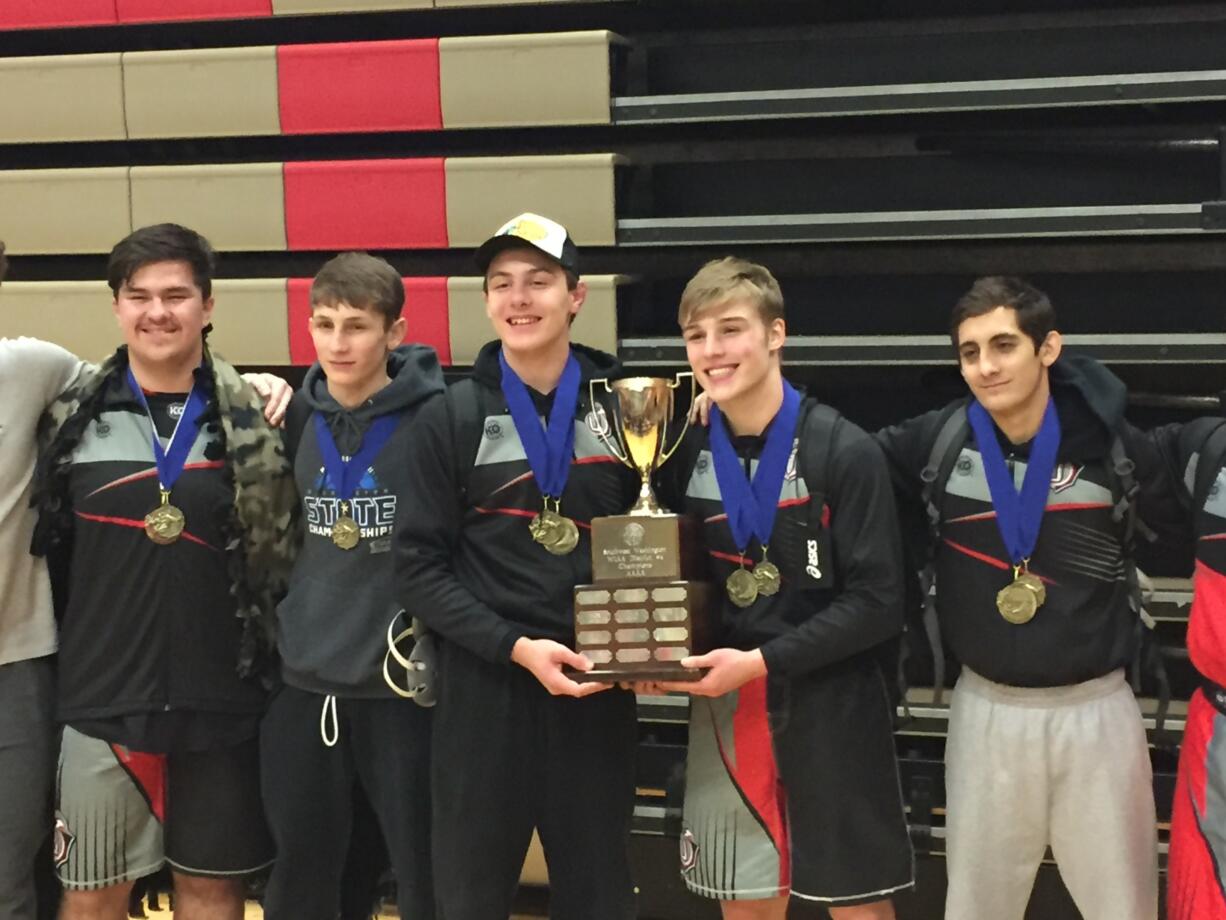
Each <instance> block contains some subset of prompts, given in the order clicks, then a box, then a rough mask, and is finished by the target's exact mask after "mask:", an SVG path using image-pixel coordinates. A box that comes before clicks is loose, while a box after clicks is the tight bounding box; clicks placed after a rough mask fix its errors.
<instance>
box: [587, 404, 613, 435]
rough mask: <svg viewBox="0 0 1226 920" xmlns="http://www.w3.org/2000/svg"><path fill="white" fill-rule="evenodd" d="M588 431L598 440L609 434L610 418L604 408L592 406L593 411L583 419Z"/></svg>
mask: <svg viewBox="0 0 1226 920" xmlns="http://www.w3.org/2000/svg"><path fill="white" fill-rule="evenodd" d="M583 421H584V423H585V424H586V425H587V427H588V430H589V431H590V432H591V433H592V434H594V435H596V437H598V438H603V437H605V436H606V435H608V433H609V416H608V415H607V414H606V413H605V411H604V406H601V405H595V406H592V411H591V412H589V413H588V414H587V415H586V416H585V417H584V419H583Z"/></svg>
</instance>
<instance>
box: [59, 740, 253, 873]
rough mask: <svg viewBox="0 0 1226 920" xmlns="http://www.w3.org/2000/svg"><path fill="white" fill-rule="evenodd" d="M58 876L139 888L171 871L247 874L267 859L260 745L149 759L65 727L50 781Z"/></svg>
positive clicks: (151, 757) (152, 755)
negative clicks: (57, 765) (53, 779)
mask: <svg viewBox="0 0 1226 920" xmlns="http://www.w3.org/2000/svg"><path fill="white" fill-rule="evenodd" d="M55 835H56V841H55V862H56V871H57V873H58V874H59V877H60V881H61V882H63V884H64V887H65V888H69V889H75V890H83V891H88V890H93V889H98V888H105V887H107V886H109V885H118V884H122V883H124V882H131V881H135V880H136V879H138V878H141V877H142V876H145V875H149V874H150V873H152V872H156V871H157V870H158V869H160V868H162V866H164V865H169V866H170V867H171V868H172V869H174V870H175V871H176V872H181V873H184V874H187V875H203V876H214V877H231V876H235V877H237V876H244V875H248V874H250V873H252V872H255V871H257V870H259V869H262V868H264V867H265V866H267V865H269V864H271V862H272V842H271V840H270V839H269V836H268V830H267V828H266V827H265V824H264V812H263V808H262V806H261V804H260V776H259V746H258V743H257V741H256V739H254V738H253V739H251V740H250V741H246V742H243V743H241V744H238V745H235V746H233V747H227V748H218V749H216V750H210V751H200V752H194V751H188V752H179V753H174V754H145V753H142V752H139V751H131V750H128V749H127V748H125V747H123V746H122V745H118V744H111V743H109V742H106V741H102V740H101V739H98V738H92V737H90V736H88V735H84V734H82V733H81V732H79V731H76V730H75V729H73V728H65V729H64V738H63V743H62V745H61V748H60V768H59V773H58V777H57V782H56V815H55Z"/></svg>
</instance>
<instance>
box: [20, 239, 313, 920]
mask: <svg viewBox="0 0 1226 920" xmlns="http://www.w3.org/2000/svg"><path fill="white" fill-rule="evenodd" d="M212 265H213V254H212V249H211V247H210V246H209V244H208V242H207V241H206V240H205V239H204V238H203V237H201V236H200V235H199V234H197V233H195V232H194V231H191V230H189V229H187V228H185V227H180V226H177V225H174V224H161V225H157V226H154V227H145V228H142V229H140V230H137V231H135V232H134V233H132V234H131V235H129V236H128V237H126V238H125V239H124V240H122V241H120V243H119V244H117V245H116V246H115V248H114V249H113V250H112V252H111V258H110V262H109V265H108V273H107V274H108V280H109V282H110V285H111V289H112V291H113V292H114V304H113V308H114V311H115V316H116V319H117V320H118V322H119V326H120V329H121V331H122V333H123V336H124V340H125V345H124V346H123V347H121V348H120V349H119V350H118V351H117V352H116V353H115V355H114V356H112V357H111V358H109V359H107V361H105V362H104V363H103V364H102V365H101V367H99V368H97V369H90V370H87V371H84V372H82V374H81V375H80V376H79V379H78V380H77V382H76V384H75V385H74V386H72V387H71V388H69V389H68V390H67V391H65V392H64V393H63V394H61V395H60V397H59V398H58V399H56V400H55V402H54V403H53V404H52V405H51V406H50V409H49V419H48V421H49V423H50V424H49V425H48V430H47V434H48V437H49V443H47V445H46V447H45V450H44V454H43V457H42V459H41V461H40V467H39V482H38V489H37V493H36V499H37V501H38V507H39V512H40V518H39V524H38V532H37V534H36V538H35V540H36V544H37V545H38V546H39V547H40V548H41V549H43V550H47V549H56V550H58V551H61V552H63V553H65V554H67V555H68V557H69V560H70V565H69V570H68V571H69V573H68V576H67V578H66V585H65V588H66V603H65V609H64V615H63V620H62V623H61V633H60V658H59V688H58V701H57V717H58V719H59V721H61V722H63V723H65V728H64V736H63V746H62V750H61V754H60V766H59V771H58V776H57V779H58V783H57V785H58V789H57V820H56V835H57V841H56V843H57V845H56V856H57V868H58V871H59V874H60V878H61V880H62V881H63V883H64V886H65V888H66V892H65V897H64V904H63V908H62V914H61V916H63V917H64V918H67V920H77V918H115V920H120V918H123V917H125V916H126V914H127V904H128V893H129V891H130V889H131V886H132V882H133V881H134V880H135V879H136V878H139V877H140V876H143V875H146V874H148V873H150V872H152V871H154V870H156V869H158V868H159V867H160V866H162V865H163V864H169V865H170V866H171V868H172V869H173V870H174V883H175V899H176V908H177V911H178V912H180V913H182V914H183V915H184V916H187V917H191V916H195V917H210V918H226V920H232V918H233V920H237V918H240V917H242V914H243V900H244V891H243V885H242V879H243V877H244V876H246V875H247V874H249V873H250V872H252V871H253V870H255V869H258V868H260V867H261V866H264V865H267V864H268V862H269V861H270V860H271V858H272V851H271V850H272V848H271V842H270V841H269V840H268V837H267V833H266V831H265V829H264V826H263V809H262V807H261V804H260V796H259V770H258V763H257V755H258V751H257V739H256V735H257V732H258V727H259V719H260V715H261V714H262V712H263V710H264V706H265V701H266V695H265V690H264V686H263V684H262V683H261V681H260V679H259V678H260V677H261V676H262V674H263V672H264V670H265V666H266V664H267V662H268V659H269V653H270V652H271V649H270V647H269V641H270V637H271V635H272V625H271V624H272V615H273V608H274V605H275V602H276V599H277V598H278V597H279V596H280V595H281V594H282V593H283V591H284V586H285V577H286V575H287V574H288V570H289V563H290V559H291V554H292V551H293V538H292V533H293V531H294V529H295V523H296V496H295V495H294V490H293V481H292V479H291V477H290V471H289V467H288V464H287V462H286V460H285V455H284V451H283V449H282V447H281V444H280V439H279V438H278V437H277V435H276V433H275V432H274V431H273V430H272V429H271V428H269V426H268V425H267V423H266V422H265V421H264V418H263V415H262V413H261V406H260V402H259V399H258V398H257V397H256V395H255V393H254V392H253V391H252V390H251V388H250V387H249V386H248V385H247V384H245V383H244V382H243V380H242V379H241V378H240V377H239V375H238V374H237V373H236V372H235V371H234V369H233V368H232V367H230V366H229V365H228V364H226V363H225V362H223V361H221V360H220V359H219V358H217V357H216V356H214V355H212V354H211V353H210V351H209V349H208V347H207V345H206V343H205V334H206V332H207V327H208V324H209V321H210V319H211V317H212V312H213V300H212V298H211V296H209V295H208V293H206V291H208V290H209V288H210V285H211V275H212Z"/></svg>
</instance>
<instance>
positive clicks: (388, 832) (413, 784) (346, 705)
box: [260, 687, 434, 920]
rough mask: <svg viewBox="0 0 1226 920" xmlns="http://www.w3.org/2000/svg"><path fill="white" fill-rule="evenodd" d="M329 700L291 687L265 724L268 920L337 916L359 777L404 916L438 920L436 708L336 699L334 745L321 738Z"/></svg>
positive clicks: (262, 748)
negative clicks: (271, 854) (433, 830)
mask: <svg viewBox="0 0 1226 920" xmlns="http://www.w3.org/2000/svg"><path fill="white" fill-rule="evenodd" d="M325 699H326V698H325V697H324V696H322V695H320V694H317V693H308V692H306V691H303V690H298V689H295V688H293V687H285V688H283V689H282V690H281V691H280V692H279V693H278V694H277V695H276V696H275V697H274V698H273V701H272V704H271V705H270V706H269V709H268V714H267V715H266V716H265V717H264V722H263V724H262V725H261V727H260V755H261V774H262V777H261V778H262V785H263V790H264V808H265V810H266V812H267V817H268V826H269V828H270V829H271V830H272V836H273V840H274V841H275V842H276V845H277V861H276V863H275V864H274V865H273V870H272V875H271V877H270V878H269V880H268V886H267V888H266V889H265V894H264V916H265V918H267V920H334V918H335V917H336V916H337V914H338V912H339V911H340V894H341V876H342V873H343V871H344V868H345V856H346V853H347V852H348V850H349V837H350V832H351V829H352V825H353V814H354V785H355V783H360V784H361V786H362V789H363V791H364V792H365V793H366V796H367V798H368V800H369V801H370V804H371V806H372V807H373V808H374V811H375V814H376V815H377V816H378V818H379V824H380V826H381V827H382V829H383V839H384V841H385V842H386V843H387V849H388V853H389V854H390V855H391V860H392V868H393V870H394V871H395V873H396V883H397V888H398V890H399V897H398V898H397V901H398V903H399V906H400V916H401V917H402V918H404V920H432V918H433V917H434V894H433V886H432V884H431V874H430V810H429V809H430V715H431V714H430V711H429V710H426V709H422V708H421V707H420V706H417V705H416V704H415V703H413V702H412V701H411V700H401V699H390V700H360V699H338V700H337V701H336V715H337V720H338V726H339V738H338V740H337V743H336V745H335V746H334V747H328V746H326V745H325V744H324V742H323V739H322V737H321V735H320V715H321V713H322V711H323V706H324V700H325ZM328 724H329V726H331V720H330V719H329V720H328Z"/></svg>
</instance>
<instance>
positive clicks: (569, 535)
mask: <svg viewBox="0 0 1226 920" xmlns="http://www.w3.org/2000/svg"><path fill="white" fill-rule="evenodd" d="M558 517H559V523H558V525H557V539H556V540H554V542H552V543H546V544H544V546H545V549H547V550H548V551H549V552H551V553H553V554H554V555H555V556H565V555H566V554H567V553H571V552H574V549H575V547H576V546H578V545H579V526H578V525H577V524H576V523H575V522H574V521H572V520H571V519H570V518H568V517H562V516H561V515H559V516H558Z"/></svg>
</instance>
